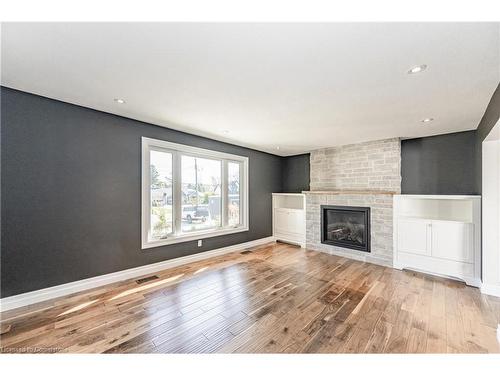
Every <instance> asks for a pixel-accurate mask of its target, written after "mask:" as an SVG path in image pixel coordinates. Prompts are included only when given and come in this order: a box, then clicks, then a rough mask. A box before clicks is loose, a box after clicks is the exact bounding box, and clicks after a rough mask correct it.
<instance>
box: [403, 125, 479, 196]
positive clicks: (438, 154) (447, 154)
mask: <svg viewBox="0 0 500 375" xmlns="http://www.w3.org/2000/svg"><path fill="white" fill-rule="evenodd" d="M477 155H478V153H477V149H476V131H475V130H471V131H466V132H459V133H451V134H444V135H438V136H433V137H424V138H416V139H407V140H403V141H402V142H401V177H402V181H401V192H402V193H403V194H480V192H481V190H480V189H481V188H480V186H479V185H478V183H477V175H476V173H477Z"/></svg>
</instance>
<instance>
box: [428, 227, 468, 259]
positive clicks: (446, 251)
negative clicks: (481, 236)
mask: <svg viewBox="0 0 500 375" xmlns="http://www.w3.org/2000/svg"><path fill="white" fill-rule="evenodd" d="M472 229H473V224H471V223H459V222H452V221H433V222H432V256H433V257H436V258H443V259H449V260H455V261H458V262H467V263H472V261H473V255H474V254H473V232H472Z"/></svg>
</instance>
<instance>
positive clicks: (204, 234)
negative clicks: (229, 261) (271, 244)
mask: <svg viewBox="0 0 500 375" xmlns="http://www.w3.org/2000/svg"><path fill="white" fill-rule="evenodd" d="M247 231H248V227H238V228H226V229H218V230H209V231H204V232H197V233H196V234H184V235H181V236H177V237H171V238H166V239H163V240H158V241H150V242H143V243H142V250H146V249H151V248H153V247H159V246H167V245H173V244H176V243H181V242H189V241H196V240H201V239H203V238H210V237H217V236H225V235H227V234H234V233H240V232H247Z"/></svg>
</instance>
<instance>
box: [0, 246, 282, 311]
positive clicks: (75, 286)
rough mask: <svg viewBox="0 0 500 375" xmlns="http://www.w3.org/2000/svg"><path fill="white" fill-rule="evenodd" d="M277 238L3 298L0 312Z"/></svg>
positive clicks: (0, 303)
mask: <svg viewBox="0 0 500 375" xmlns="http://www.w3.org/2000/svg"><path fill="white" fill-rule="evenodd" d="M273 241H274V237H265V238H260V239H258V240H254V241H249V242H243V243H240V244H236V245H232V246H227V247H223V248H220V249H215V250H209V251H204V252H202V253H198V254H193V255H187V256H185V257H180V258H175V259H169V260H165V261H163V262H158V263H153V264H148V265H145V266H141V267H136V268H129V269H126V270H123V271H118V272H113V273H108V274H106V275H102V276H96V277H91V278H88V279H83V280H79V281H73V282H71V283H67V284H61V285H56V286H53V287H50V288H45V289H39V290H35V291H32V292H28V293H23V294H17V295H15V296H10V297H6V298H2V299H0V311H7V310H12V309H15V308H18V307H22V306H28V305H32V304H34V303H38V302H42V301H47V300H50V299H53V298H57V297H62V296H66V295H68V294H72V293H76V292H81V291H83V290H87V289H92V288H96V287H99V286H103V285H107V284H111V283H115V282H117V281H123V280H128V279H133V278H136V277H138V276H144V275H147V274H151V273H155V272H158V271H162V270H165V269H168V268H173V267H177V266H181V265H183V264H187V263H191V262H195V261H198V260H203V259H207V258H212V257H216V256H219V255H223V254H227V253H231V252H234V251H240V250H244V249H247V248H249V247H253V246H259V245H264V244H266V243H269V242H273Z"/></svg>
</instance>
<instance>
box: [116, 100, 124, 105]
mask: <svg viewBox="0 0 500 375" xmlns="http://www.w3.org/2000/svg"><path fill="white" fill-rule="evenodd" d="M115 102H117V103H118V104H125V100H123V99H115Z"/></svg>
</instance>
